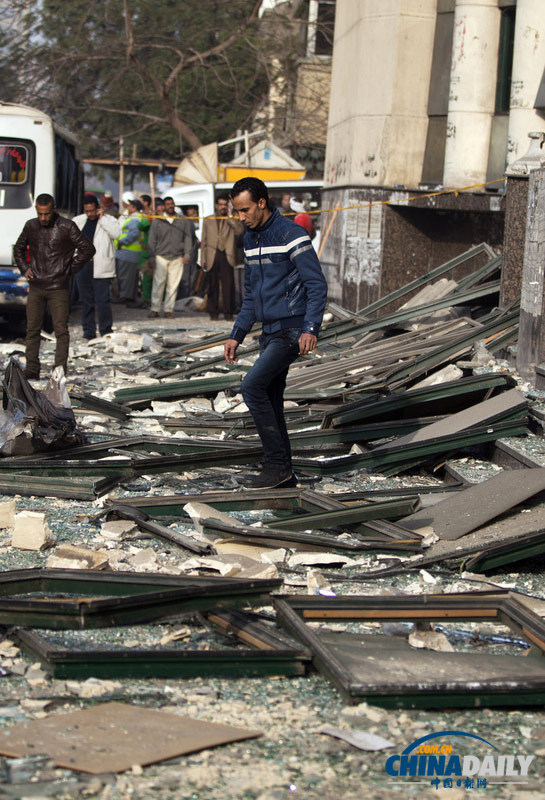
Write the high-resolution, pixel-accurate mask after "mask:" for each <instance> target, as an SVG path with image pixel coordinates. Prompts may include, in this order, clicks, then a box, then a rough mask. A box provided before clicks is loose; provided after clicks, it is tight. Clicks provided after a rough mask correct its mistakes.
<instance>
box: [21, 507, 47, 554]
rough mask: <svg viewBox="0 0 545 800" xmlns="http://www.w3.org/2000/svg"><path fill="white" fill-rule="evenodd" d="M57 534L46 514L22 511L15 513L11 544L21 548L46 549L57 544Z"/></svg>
mask: <svg viewBox="0 0 545 800" xmlns="http://www.w3.org/2000/svg"><path fill="white" fill-rule="evenodd" d="M55 541H56V539H55V536H54V534H53V533H51V531H50V530H49V526H48V524H47V522H46V520H45V514H42V513H41V512H39V511H21V512H20V513H19V514H16V515H15V525H14V528H13V536H12V537H11V544H12V546H13V547H19V548H20V549H21V550H45V548H46V547H51V545H52V544H55Z"/></svg>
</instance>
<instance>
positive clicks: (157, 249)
mask: <svg viewBox="0 0 545 800" xmlns="http://www.w3.org/2000/svg"><path fill="white" fill-rule="evenodd" d="M192 234H193V223H192V222H190V221H189V220H188V219H185V217H177V216H176V207H175V205H174V200H173V199H172V197H165V211H164V217H163V219H154V220H153V222H152V223H151V228H150V231H149V238H148V249H149V253H150V255H151V256H155V270H154V273H153V286H152V290H151V311H150V313H149V314H148V316H149V317H158V316H159V314H160V312H161V305H162V303H163V295H164V300H165V302H164V305H165V317H167V318H168V319H172V318H173V317H174V303H175V302H176V293H177V291H178V286H179V284H180V281H181V280H182V275H183V272H184V264H188V263H189V259H190V256H191V249H192V247H193V236H192Z"/></svg>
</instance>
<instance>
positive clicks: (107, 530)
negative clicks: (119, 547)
mask: <svg viewBox="0 0 545 800" xmlns="http://www.w3.org/2000/svg"><path fill="white" fill-rule="evenodd" d="M136 530H137V525H136V523H135V522H133V521H132V520H130V519H109V520H106V522H103V523H102V525H101V526H100V535H101V536H102V537H104V539H110V540H111V541H114V542H119V541H121V540H122V539H124V538H125V537H126V536H128V535H129V534H130V533H133V532H134V531H136Z"/></svg>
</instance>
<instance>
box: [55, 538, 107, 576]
mask: <svg viewBox="0 0 545 800" xmlns="http://www.w3.org/2000/svg"><path fill="white" fill-rule="evenodd" d="M45 565H46V567H49V568H51V569H55V568H56V569H95V570H96V569H105V568H106V567H107V566H108V555H107V554H106V553H103V552H100V551H97V550H91V549H90V548H89V547H76V545H71V544H65V545H62V546H61V547H57V548H56V549H55V550H54V552H53V553H51V555H50V556H49V557H48V559H47V561H46V562H45Z"/></svg>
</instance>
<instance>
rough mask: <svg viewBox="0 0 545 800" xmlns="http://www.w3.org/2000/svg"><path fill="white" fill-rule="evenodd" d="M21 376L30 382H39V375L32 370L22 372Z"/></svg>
mask: <svg viewBox="0 0 545 800" xmlns="http://www.w3.org/2000/svg"><path fill="white" fill-rule="evenodd" d="M23 375H24V376H25V378H28V379H29V380H31V381H39V380H40V373H39V372H35V371H34V370H33V369H28V367H27V368H26V369H24V370H23Z"/></svg>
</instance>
